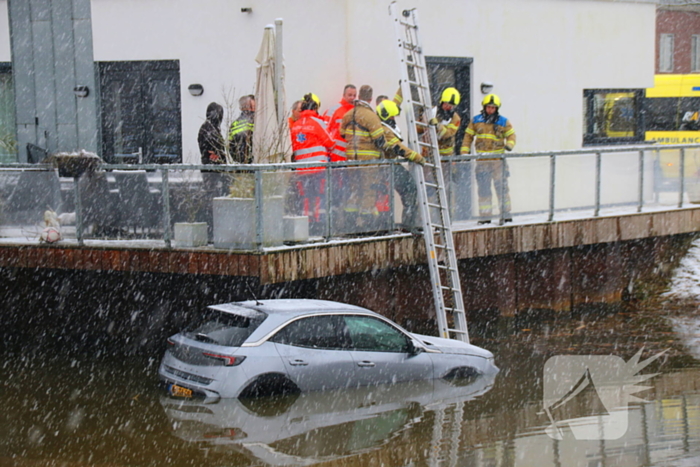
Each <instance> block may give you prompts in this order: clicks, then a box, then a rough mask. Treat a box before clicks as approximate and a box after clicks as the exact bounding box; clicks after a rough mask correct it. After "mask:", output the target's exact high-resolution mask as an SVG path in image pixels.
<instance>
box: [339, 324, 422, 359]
mask: <svg viewBox="0 0 700 467" xmlns="http://www.w3.org/2000/svg"><path fill="white" fill-rule="evenodd" d="M345 324H346V325H347V328H348V333H349V335H350V340H351V345H352V348H353V349H355V350H370V351H375V352H408V338H407V337H406V335H405V334H404V333H402V332H400V331H399V330H398V329H396V328H394V327H393V326H391V325H389V324H388V323H385V322H384V321H381V320H379V319H376V318H372V317H369V316H346V317H345Z"/></svg>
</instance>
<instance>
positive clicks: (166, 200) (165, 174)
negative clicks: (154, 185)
mask: <svg viewBox="0 0 700 467" xmlns="http://www.w3.org/2000/svg"><path fill="white" fill-rule="evenodd" d="M169 173H170V171H169V170H168V169H166V168H164V169H161V179H162V184H163V186H161V190H160V191H161V196H162V201H163V240H164V241H165V247H166V248H172V242H171V241H170V239H171V238H172V230H171V227H170V178H169Z"/></svg>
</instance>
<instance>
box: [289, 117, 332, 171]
mask: <svg viewBox="0 0 700 467" xmlns="http://www.w3.org/2000/svg"><path fill="white" fill-rule="evenodd" d="M334 145H335V142H334V141H333V139H332V138H331V137H330V135H329V134H328V131H326V125H325V122H324V121H323V120H322V119H321V118H320V117H319V115H318V112H316V111H315V110H304V111H302V112H301V114H300V115H299V120H297V121H296V122H294V125H292V150H293V151H294V152H293V154H292V160H293V161H294V162H316V161H318V162H322V163H325V162H328V161H329V159H330V158H329V155H328V153H329V151H330V150H331V149H332V148H333V146H334ZM299 170H319V169H310V168H303V169H299Z"/></svg>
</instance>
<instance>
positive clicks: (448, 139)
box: [418, 107, 462, 156]
mask: <svg viewBox="0 0 700 467" xmlns="http://www.w3.org/2000/svg"><path fill="white" fill-rule="evenodd" d="M430 116H431V117H434V118H436V119H437V121H438V124H437V126H436V127H435V132H436V133H437V138H438V148H439V149H440V155H441V156H451V155H453V154H454V153H455V135H456V134H457V130H458V129H459V125H460V123H462V119H461V118H460V116H459V114H457V112H455V111H452V115H449V114H447V115H445V112H444V111H440V108H439V107H433V109H432V111H431V112H430ZM424 121H425V120H424ZM423 132H425V130H424V128H423V127H421V126H419V127H418V133H423ZM425 137H426V138H427V135H425Z"/></svg>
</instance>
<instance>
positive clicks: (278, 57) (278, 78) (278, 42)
mask: <svg viewBox="0 0 700 467" xmlns="http://www.w3.org/2000/svg"><path fill="white" fill-rule="evenodd" d="M282 23H283V20H282V18H277V19H276V20H275V91H276V92H275V99H276V101H275V102H276V103H277V124H278V125H279V127H280V128H282V125H284V123H285V121H284V113H285V110H286V109H285V108H284V102H282V97H283V96H284V93H283V92H282V86H283V83H282V79H283V76H282V67H283V64H284V57H283V56H282V51H283V50H284V49H283V47H282V45H283V44H282V38H283V34H282Z"/></svg>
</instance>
